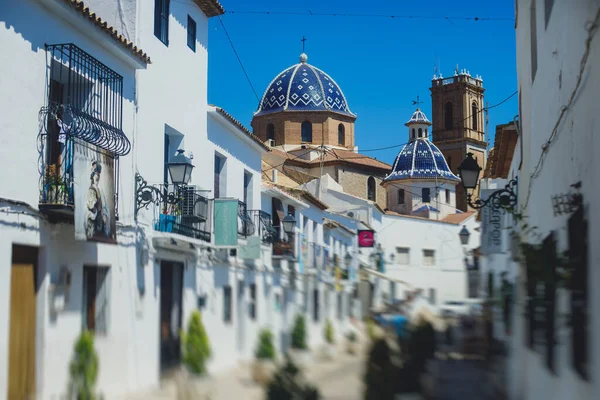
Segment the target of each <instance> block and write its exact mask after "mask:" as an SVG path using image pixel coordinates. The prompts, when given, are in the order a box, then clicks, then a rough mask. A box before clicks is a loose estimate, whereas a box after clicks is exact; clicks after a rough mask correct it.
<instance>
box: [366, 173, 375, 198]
mask: <svg viewBox="0 0 600 400" xmlns="http://www.w3.org/2000/svg"><path fill="white" fill-rule="evenodd" d="M376 196H377V192H376V189H375V178H373V177H372V176H370V177H369V179H367V199H369V200H371V201H375V200H376V198H377V197H376Z"/></svg>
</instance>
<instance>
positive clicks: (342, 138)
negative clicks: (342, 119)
mask: <svg viewBox="0 0 600 400" xmlns="http://www.w3.org/2000/svg"><path fill="white" fill-rule="evenodd" d="M345 130H346V129H345V128H344V125H343V124H339V125H338V144H339V145H340V146H344V145H345V144H346V138H345Z"/></svg>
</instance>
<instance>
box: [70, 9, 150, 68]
mask: <svg viewBox="0 0 600 400" xmlns="http://www.w3.org/2000/svg"><path fill="white" fill-rule="evenodd" d="M63 1H64V2H65V3H67V4H68V5H70V6H71V7H72V8H74V9H75V10H76V11H78V12H80V13H81V15H83V16H84V17H85V18H88V19H89V20H90V21H91V22H92V23H93V24H94V25H96V26H97V27H98V28H100V29H102V30H104V31H105V32H106V34H107V35H109V36H111V37H112V38H113V39H114V40H115V41H116V42H117V43H119V44H121V45H122V46H123V47H124V48H126V49H127V50H129V51H131V53H133V55H134V56H136V57H137V58H139V59H140V60H142V61H143V62H144V63H146V64H151V63H152V61H151V60H150V57H149V56H148V55H147V54H146V53H145V52H144V51H143V50H142V49H140V48H138V47H137V46H135V45H134V44H133V42H132V41H130V40H127V38H125V36H123V35H121V34H120V33H119V32H118V31H117V30H116V29H115V28H113V27H112V26H110V25H108V23H107V22H106V21H103V20H102V18H100V17H98V16H96V13H95V12H91V11H90V8H89V7H88V6H86V5H85V4H84V2H83V1H81V0H63Z"/></svg>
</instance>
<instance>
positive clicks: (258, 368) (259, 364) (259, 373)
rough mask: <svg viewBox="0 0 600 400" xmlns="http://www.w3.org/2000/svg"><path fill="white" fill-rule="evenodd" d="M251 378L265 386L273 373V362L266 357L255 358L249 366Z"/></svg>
mask: <svg viewBox="0 0 600 400" xmlns="http://www.w3.org/2000/svg"><path fill="white" fill-rule="evenodd" d="M251 369H252V370H251V374H252V380H253V381H254V382H256V383H258V384H259V385H261V386H266V385H267V384H268V383H269V382H270V381H271V378H273V374H274V373H275V362H274V361H273V360H267V359H256V360H254V362H253V363H252V366H251Z"/></svg>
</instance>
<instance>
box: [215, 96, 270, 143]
mask: <svg viewBox="0 0 600 400" xmlns="http://www.w3.org/2000/svg"><path fill="white" fill-rule="evenodd" d="M210 106H211V107H214V108H215V110H216V111H217V112H218V113H219V114H221V115H222V116H223V117H225V119H227V120H228V121H229V122H231V123H232V124H233V125H235V126H236V127H238V128H239V129H240V130H241V131H242V132H244V133H245V134H246V135H248V136H249V137H250V139H252V140H254V141H255V142H256V144H258V145H259V146H260V147H262V148H263V149H264V150H266V151H271V148H270V147H269V146H267V145H266V144H264V143H263V142H262V140H260V139H259V138H258V137H257V136H256V135H255V134H253V133H252V132H250V130H249V129H248V128H246V127H245V126H244V125H243V124H242V123H241V122H240V121H238V120H237V119H235V118H234V117H233V115H231V114H229V113H228V112H227V111H225V110H223V109H222V108H221V107H218V106H215V105H214V104H210Z"/></svg>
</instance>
